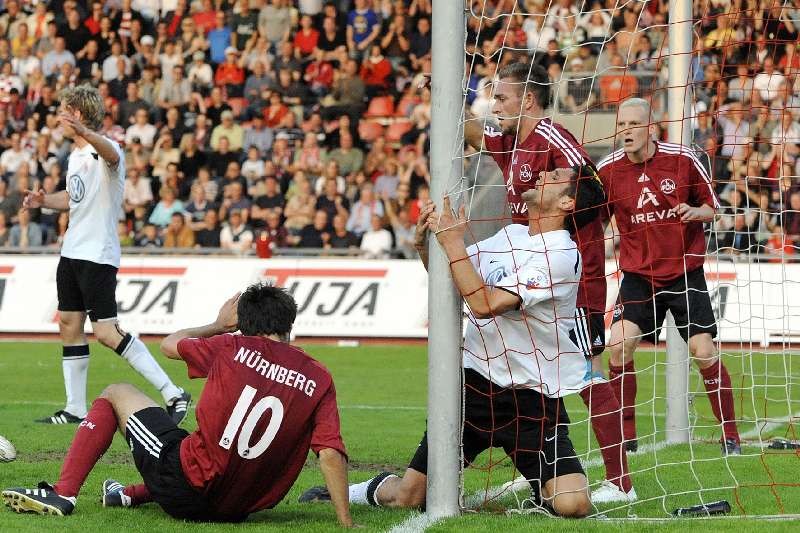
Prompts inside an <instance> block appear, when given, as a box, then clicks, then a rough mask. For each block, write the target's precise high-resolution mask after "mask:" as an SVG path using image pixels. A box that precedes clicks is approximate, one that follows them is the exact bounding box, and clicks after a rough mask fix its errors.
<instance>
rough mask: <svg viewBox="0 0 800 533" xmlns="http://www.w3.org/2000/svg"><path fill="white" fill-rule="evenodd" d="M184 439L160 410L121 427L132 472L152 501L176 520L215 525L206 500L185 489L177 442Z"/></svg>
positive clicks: (137, 416)
mask: <svg viewBox="0 0 800 533" xmlns="http://www.w3.org/2000/svg"><path fill="white" fill-rule="evenodd" d="M188 435H189V433H187V432H186V431H185V430H183V429H180V428H179V427H178V426H176V425H175V422H173V421H172V418H170V416H169V415H168V414H167V413H166V411H164V410H163V409H161V408H160V407H148V408H146V409H142V410H140V411H137V412H135V413H133V414H132V415H130V417H128V422H127V424H126V425H125V438H126V439H127V441H128V444H130V447H131V452H132V453H133V460H134V462H135V463H136V469H137V470H139V473H140V474H141V475H142V479H143V480H144V484H145V485H147V488H148V490H149V491H150V494H151V496H152V497H153V501H155V502H156V503H158V504H159V505H160V506H161V508H162V509H164V511H165V512H166V513H167V514H169V515H170V516H172V517H173V518H177V519H179V520H200V521H219V520H220V517H218V516H215V515H213V514H212V511H211V505H209V502H208V500H207V499H206V498H205V497H204V496H203V495H202V494H201V493H200V492H198V491H197V490H195V489H194V488H193V487H192V486H191V485H189V482H188V481H186V477H185V476H184V474H183V467H182V466H181V442H182V441H183V439H185V438H186V437H187V436H188Z"/></svg>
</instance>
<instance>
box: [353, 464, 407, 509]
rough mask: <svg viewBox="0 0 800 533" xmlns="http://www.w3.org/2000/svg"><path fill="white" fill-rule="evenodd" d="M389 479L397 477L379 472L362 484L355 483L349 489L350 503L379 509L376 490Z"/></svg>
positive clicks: (389, 473)
mask: <svg viewBox="0 0 800 533" xmlns="http://www.w3.org/2000/svg"><path fill="white" fill-rule="evenodd" d="M390 477H397V476H396V475H394V474H392V473H391V472H381V473H380V474H378V475H377V476H375V477H374V478H372V479H368V480H367V481H364V482H362V483H355V484H353V485H350V487H349V500H350V503H356V504H360V505H375V506H378V507H380V505H381V504H380V502H379V501H378V499H377V498H376V497H375V494H376V493H377V492H378V489H379V488H380V487H381V485H383V482H384V481H386V480H387V479H389V478H390Z"/></svg>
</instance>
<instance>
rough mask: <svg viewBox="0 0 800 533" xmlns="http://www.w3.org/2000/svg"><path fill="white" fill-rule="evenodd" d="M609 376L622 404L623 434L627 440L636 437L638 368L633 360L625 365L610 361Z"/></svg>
mask: <svg viewBox="0 0 800 533" xmlns="http://www.w3.org/2000/svg"><path fill="white" fill-rule="evenodd" d="M608 377H609V380H610V383H611V388H612V390H613V391H614V396H616V397H617V400H618V401H619V403H620V405H621V406H622V435H623V436H624V438H625V440H635V439H636V407H635V406H636V369H635V368H634V365H633V361H630V362H628V363H625V365H624V366H616V365H613V364H611V363H610V362H609V363H608Z"/></svg>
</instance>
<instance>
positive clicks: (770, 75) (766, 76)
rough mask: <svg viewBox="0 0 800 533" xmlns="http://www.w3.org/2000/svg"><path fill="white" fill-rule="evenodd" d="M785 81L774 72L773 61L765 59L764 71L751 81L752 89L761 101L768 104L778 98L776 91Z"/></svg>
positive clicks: (768, 58) (778, 73)
mask: <svg viewBox="0 0 800 533" xmlns="http://www.w3.org/2000/svg"><path fill="white" fill-rule="evenodd" d="M785 81H786V77H785V76H784V75H783V74H781V73H780V72H778V71H777V70H775V61H774V60H773V59H772V58H771V57H767V58H765V59H764V71H763V72H759V73H758V74H756V77H755V79H753V88H754V89H755V90H756V91H758V93H759V95H760V96H761V100H762V101H764V102H770V101H771V100H772V99H773V98H775V97H776V96H778V90H779V89H780V87H781V85H782V84H783V83H785Z"/></svg>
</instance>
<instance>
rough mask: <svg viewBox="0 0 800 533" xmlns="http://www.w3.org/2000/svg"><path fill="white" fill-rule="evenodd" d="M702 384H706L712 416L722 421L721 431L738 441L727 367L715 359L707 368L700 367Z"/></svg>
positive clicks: (726, 436)
mask: <svg viewBox="0 0 800 533" xmlns="http://www.w3.org/2000/svg"><path fill="white" fill-rule="evenodd" d="M700 374H701V375H702V376H703V384H704V385H705V386H706V392H707V393H708V400H709V401H710V402H711V409H712V410H713V411H714V416H716V417H717V420H719V421H720V422H721V423H722V433H723V435H724V436H725V438H726V439H734V440H735V441H736V442H739V431H738V430H737V429H736V413H735V409H734V408H733V391H732V390H731V376H730V375H729V374H728V369H727V368H725V365H724V364H723V363H722V361H720V360H719V359H717V361H716V362H715V363H714V364H713V365H711V366H709V367H708V368H701V369H700Z"/></svg>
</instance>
